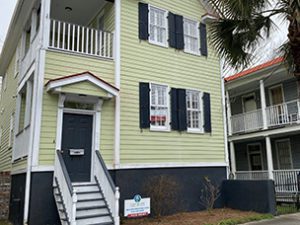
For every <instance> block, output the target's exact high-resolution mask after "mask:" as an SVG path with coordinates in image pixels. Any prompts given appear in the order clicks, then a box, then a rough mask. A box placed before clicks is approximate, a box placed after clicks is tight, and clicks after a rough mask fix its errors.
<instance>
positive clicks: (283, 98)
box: [268, 84, 285, 106]
mask: <svg viewBox="0 0 300 225" xmlns="http://www.w3.org/2000/svg"><path fill="white" fill-rule="evenodd" d="M278 87H280V88H281V93H282V103H284V102H285V96H284V92H283V85H282V84H276V85H273V86H271V87H269V88H268V89H269V90H268V93H269V101H270V105H271V106H272V105H273V98H272V92H271V91H272V89H275V88H278Z"/></svg>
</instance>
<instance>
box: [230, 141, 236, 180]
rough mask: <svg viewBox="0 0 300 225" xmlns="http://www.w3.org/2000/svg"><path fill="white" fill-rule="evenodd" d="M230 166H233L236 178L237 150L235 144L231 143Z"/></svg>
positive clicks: (232, 170)
mask: <svg viewBox="0 0 300 225" xmlns="http://www.w3.org/2000/svg"><path fill="white" fill-rule="evenodd" d="M229 144H230V164H231V173H233V175H234V176H235V173H236V160H235V148H234V142H233V141H230V142H229Z"/></svg>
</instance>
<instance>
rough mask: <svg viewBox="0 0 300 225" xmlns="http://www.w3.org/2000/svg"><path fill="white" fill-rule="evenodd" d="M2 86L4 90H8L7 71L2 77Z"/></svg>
mask: <svg viewBox="0 0 300 225" xmlns="http://www.w3.org/2000/svg"><path fill="white" fill-rule="evenodd" d="M2 88H3V91H6V88H7V73H5V75H4V77H3V78H2Z"/></svg>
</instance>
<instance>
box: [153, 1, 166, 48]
mask: <svg viewBox="0 0 300 225" xmlns="http://www.w3.org/2000/svg"><path fill="white" fill-rule="evenodd" d="M151 8H154V9H158V10H161V11H164V18H165V24H166V38H165V41H164V43H160V42H157V41H153V40H151V39H150V10H151ZM168 13H169V11H168V10H165V9H162V8H159V7H156V6H152V5H150V4H148V32H149V36H148V42H149V43H150V44H154V45H158V46H161V47H165V48H168V47H169V43H168V40H169V23H168Z"/></svg>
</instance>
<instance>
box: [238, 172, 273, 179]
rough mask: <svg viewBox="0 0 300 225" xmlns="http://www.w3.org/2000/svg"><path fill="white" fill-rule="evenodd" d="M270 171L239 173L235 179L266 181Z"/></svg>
mask: <svg viewBox="0 0 300 225" xmlns="http://www.w3.org/2000/svg"><path fill="white" fill-rule="evenodd" d="M268 174H269V173H268V171H267V170H260V171H237V172H236V173H235V178H236V179H237V180H266V179H268Z"/></svg>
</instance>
